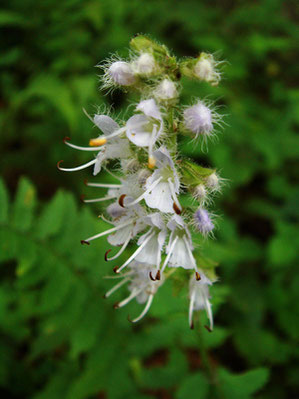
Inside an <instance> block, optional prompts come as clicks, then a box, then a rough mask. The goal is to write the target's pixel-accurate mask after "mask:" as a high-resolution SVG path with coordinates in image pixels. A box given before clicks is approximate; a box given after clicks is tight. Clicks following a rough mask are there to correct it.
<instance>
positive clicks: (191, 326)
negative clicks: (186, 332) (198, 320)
mask: <svg viewBox="0 0 299 399" xmlns="http://www.w3.org/2000/svg"><path fill="white" fill-rule="evenodd" d="M190 330H194V323H193V321H192V322H191V324H190Z"/></svg>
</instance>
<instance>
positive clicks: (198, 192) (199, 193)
mask: <svg viewBox="0 0 299 399" xmlns="http://www.w3.org/2000/svg"><path fill="white" fill-rule="evenodd" d="M193 195H194V197H195V198H196V199H197V200H198V201H200V202H201V203H204V202H205V200H206V196H207V190H206V188H205V186H204V185H203V184H199V185H198V186H196V187H195V189H194V191H193Z"/></svg>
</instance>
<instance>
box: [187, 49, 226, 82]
mask: <svg viewBox="0 0 299 399" xmlns="http://www.w3.org/2000/svg"><path fill="white" fill-rule="evenodd" d="M215 65H216V62H215V60H214V58H213V56H212V55H211V54H206V53H202V54H201V55H200V57H199V59H198V61H197V62H196V64H195V65H194V70H193V73H194V76H195V77H196V78H197V79H200V80H204V81H205V82H209V83H211V84H212V85H214V86H216V85H217V84H218V83H219V81H220V73H219V72H216V70H215Z"/></svg>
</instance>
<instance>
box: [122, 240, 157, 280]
mask: <svg viewBox="0 0 299 399" xmlns="http://www.w3.org/2000/svg"><path fill="white" fill-rule="evenodd" d="M154 234H155V233H154V232H153V233H152V234H150V235H149V236H148V237H147V239H146V240H144V241H143V243H142V244H141V245H140V247H138V248H137V250H136V251H135V252H134V253H133V255H131V256H130V257H129V259H128V260H126V262H125V263H124V264H123V265H121V266H120V267H119V268H118V269H116V273H119V272H120V271H121V270H122V269H124V268H125V267H126V266H127V265H128V264H129V263H130V262H131V261H132V260H133V259H135V258H136V256H137V255H138V254H139V252H141V251H142V249H143V248H144V247H145V246H146V244H147V243H148V242H149V240H150V239H151V238H152V237H153V236H154Z"/></svg>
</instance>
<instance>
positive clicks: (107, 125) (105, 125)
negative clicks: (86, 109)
mask: <svg viewBox="0 0 299 399" xmlns="http://www.w3.org/2000/svg"><path fill="white" fill-rule="evenodd" d="M93 121H94V123H95V125H96V126H97V127H98V128H99V129H101V130H102V132H103V133H104V134H105V135H109V134H111V133H113V132H115V130H117V129H119V124H118V123H117V122H115V121H114V120H113V119H112V118H110V116H107V115H95V116H94V117H93Z"/></svg>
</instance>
